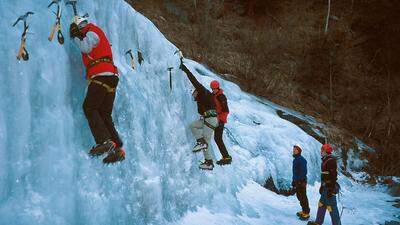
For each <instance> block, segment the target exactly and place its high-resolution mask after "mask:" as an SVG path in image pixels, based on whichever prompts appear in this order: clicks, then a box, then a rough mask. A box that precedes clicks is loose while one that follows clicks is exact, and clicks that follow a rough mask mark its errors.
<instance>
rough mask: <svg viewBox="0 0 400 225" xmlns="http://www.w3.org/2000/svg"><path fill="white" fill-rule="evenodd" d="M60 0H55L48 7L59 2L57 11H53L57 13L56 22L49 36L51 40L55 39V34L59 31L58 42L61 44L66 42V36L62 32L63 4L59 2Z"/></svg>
mask: <svg viewBox="0 0 400 225" xmlns="http://www.w3.org/2000/svg"><path fill="white" fill-rule="evenodd" d="M59 2H60V0H53V1H52V2H51V3H50V4H49V5H48V6H47V8H50V7H51V6H52V5H53V4H57V13H55V12H53V13H54V15H56V22H55V24H54V25H53V28H52V29H51V33H50V36H49V38H48V39H49V41H52V40H53V37H54V34H55V32H56V31H57V39H58V43H60V44H61V45H62V44H64V36H63V34H62V32H61V6H60V4H59Z"/></svg>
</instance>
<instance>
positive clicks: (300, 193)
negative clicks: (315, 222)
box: [296, 183, 310, 214]
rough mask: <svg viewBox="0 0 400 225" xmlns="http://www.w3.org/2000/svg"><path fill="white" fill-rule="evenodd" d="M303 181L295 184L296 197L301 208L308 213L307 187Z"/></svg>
mask: <svg viewBox="0 0 400 225" xmlns="http://www.w3.org/2000/svg"><path fill="white" fill-rule="evenodd" d="M306 185H307V184H305V183H300V184H296V197H297V199H298V200H299V201H300V205H301V209H302V211H303V212H304V213H307V214H309V213H310V207H309V205H308V198H307V189H306Z"/></svg>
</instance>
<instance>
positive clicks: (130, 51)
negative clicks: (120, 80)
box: [125, 49, 135, 69]
mask: <svg viewBox="0 0 400 225" xmlns="http://www.w3.org/2000/svg"><path fill="white" fill-rule="evenodd" d="M125 55H129V56H130V57H131V67H132V69H135V60H134V58H133V55H132V50H131V49H129V50H128V51H126V52H125Z"/></svg>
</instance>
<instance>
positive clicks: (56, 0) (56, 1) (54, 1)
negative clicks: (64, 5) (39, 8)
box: [47, 0, 61, 8]
mask: <svg viewBox="0 0 400 225" xmlns="http://www.w3.org/2000/svg"><path fill="white" fill-rule="evenodd" d="M60 1H61V0H53V1H51V2H50V4H49V5H48V6H47V8H50V7H51V6H52V5H53V4H57V5H58V4H59V3H60Z"/></svg>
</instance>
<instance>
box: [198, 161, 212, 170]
mask: <svg viewBox="0 0 400 225" xmlns="http://www.w3.org/2000/svg"><path fill="white" fill-rule="evenodd" d="M199 168H200V169H202V170H213V169H214V163H213V161H212V160H211V159H206V160H205V161H204V162H203V163H201V164H200V165H199Z"/></svg>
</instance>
